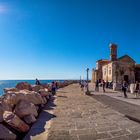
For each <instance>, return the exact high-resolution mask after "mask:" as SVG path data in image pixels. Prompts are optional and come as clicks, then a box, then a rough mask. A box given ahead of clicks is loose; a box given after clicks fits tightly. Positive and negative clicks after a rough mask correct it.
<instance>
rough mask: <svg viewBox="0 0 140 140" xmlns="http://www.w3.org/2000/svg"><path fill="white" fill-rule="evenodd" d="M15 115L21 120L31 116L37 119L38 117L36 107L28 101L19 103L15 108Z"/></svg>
mask: <svg viewBox="0 0 140 140" xmlns="http://www.w3.org/2000/svg"><path fill="white" fill-rule="evenodd" d="M15 114H16V115H18V116H19V117H20V118H23V117H25V116H28V115H30V114H31V115H33V116H35V117H37V115H38V113H37V110H36V107H35V105H34V104H33V103H30V102H29V101H26V100H21V101H19V102H18V104H17V105H16V107H15Z"/></svg>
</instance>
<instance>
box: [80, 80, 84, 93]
mask: <svg viewBox="0 0 140 140" xmlns="http://www.w3.org/2000/svg"><path fill="white" fill-rule="evenodd" d="M80 85H81V91H84V82H83V81H81V84H80Z"/></svg>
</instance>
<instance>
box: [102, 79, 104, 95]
mask: <svg viewBox="0 0 140 140" xmlns="http://www.w3.org/2000/svg"><path fill="white" fill-rule="evenodd" d="M102 86H103V92H105V81H104V80H103V81H102Z"/></svg>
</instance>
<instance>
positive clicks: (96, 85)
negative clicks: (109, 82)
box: [95, 80, 99, 91]
mask: <svg viewBox="0 0 140 140" xmlns="http://www.w3.org/2000/svg"><path fill="white" fill-rule="evenodd" d="M95 91H99V81H98V80H97V81H96V84H95Z"/></svg>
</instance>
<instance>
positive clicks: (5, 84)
mask: <svg viewBox="0 0 140 140" xmlns="http://www.w3.org/2000/svg"><path fill="white" fill-rule="evenodd" d="M52 81H54V80H40V82H41V83H42V84H45V83H51V82H52ZM56 81H60V82H63V81H64V80H56ZM19 82H28V83H29V84H31V85H34V84H35V80H0V95H2V94H3V89H4V88H12V87H15V86H16V85H17V83H19Z"/></svg>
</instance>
